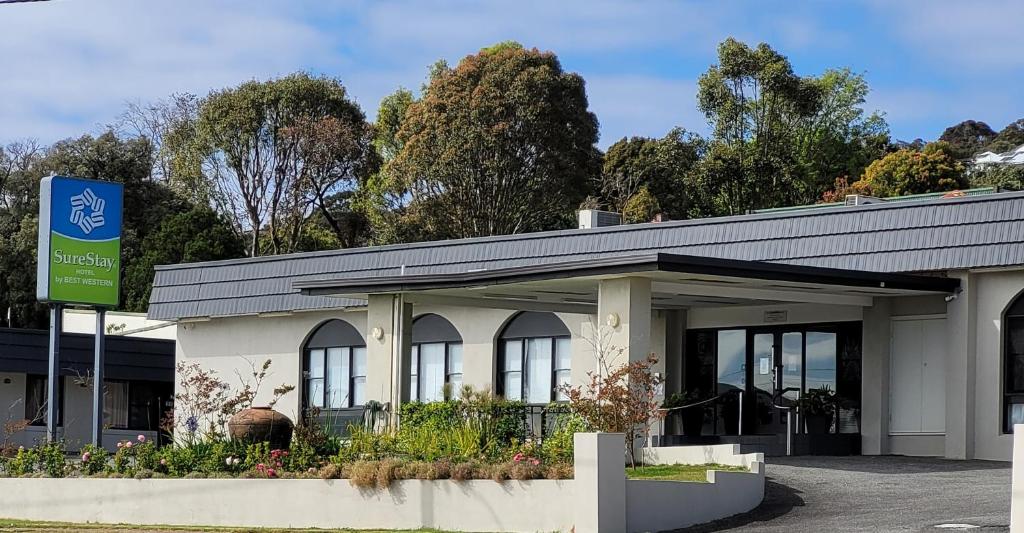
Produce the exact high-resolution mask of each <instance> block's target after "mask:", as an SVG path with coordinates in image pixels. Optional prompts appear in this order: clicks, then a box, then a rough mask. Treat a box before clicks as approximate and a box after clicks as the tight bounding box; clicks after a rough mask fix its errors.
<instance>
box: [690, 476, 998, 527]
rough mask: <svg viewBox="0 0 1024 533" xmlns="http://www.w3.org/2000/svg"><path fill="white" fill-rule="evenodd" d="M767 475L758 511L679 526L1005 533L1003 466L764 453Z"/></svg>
mask: <svg viewBox="0 0 1024 533" xmlns="http://www.w3.org/2000/svg"><path fill="white" fill-rule="evenodd" d="M767 475H768V484H767V487H766V494H765V501H764V503H762V504H761V506H760V507H758V508H757V509H755V510H753V511H751V512H750V513H746V514H743V515H739V516H736V517H732V518H728V519H725V520H720V521H717V522H713V523H710V524H705V525H702V526H696V527H692V528H687V529H684V530H680V531H685V532H687V533H696V532H710V531H743V532H750V531H758V532H780V533H782V532H785V533H797V532H816V533H817V532H826V533H839V532H850V531H880V532H884V531H901V532H902V531H915V532H917V531H929V532H933V533H938V532H942V531H958V530H964V531H975V532H981V531H986V532H987V531H1008V530H1009V527H1008V524H1009V523H1010V463H1000V462H992V461H950V460H945V459H929V458H914V457H788V458H787V457H770V458H768V466H767ZM937 526H939V527H937ZM968 526H970V527H968Z"/></svg>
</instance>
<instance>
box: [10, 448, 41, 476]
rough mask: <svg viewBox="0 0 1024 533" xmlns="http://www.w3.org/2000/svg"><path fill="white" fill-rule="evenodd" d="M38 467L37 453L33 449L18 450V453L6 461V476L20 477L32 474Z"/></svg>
mask: <svg viewBox="0 0 1024 533" xmlns="http://www.w3.org/2000/svg"><path fill="white" fill-rule="evenodd" d="M38 465H39V451H38V450H37V449H35V448H26V447H24V446H22V447H19V448H18V452H17V453H16V454H14V457H12V458H11V459H10V460H9V461H7V474H8V475H9V476H11V477H21V476H27V475H29V474H33V473H35V471H36V467H37V466H38Z"/></svg>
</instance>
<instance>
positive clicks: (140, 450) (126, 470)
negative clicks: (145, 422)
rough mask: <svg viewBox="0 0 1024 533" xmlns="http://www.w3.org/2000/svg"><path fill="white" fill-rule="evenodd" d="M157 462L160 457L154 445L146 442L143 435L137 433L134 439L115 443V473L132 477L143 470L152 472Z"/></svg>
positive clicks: (158, 462)
mask: <svg viewBox="0 0 1024 533" xmlns="http://www.w3.org/2000/svg"><path fill="white" fill-rule="evenodd" d="M159 464H160V457H159V453H158V452H157V449H156V446H154V445H153V443H152V442H147V441H146V436H145V435H139V436H138V437H136V438H135V440H123V441H121V442H118V443H117V452H115V453H114V464H113V469H114V473H115V474H119V475H122V476H126V477H134V476H135V475H136V474H138V473H139V472H140V471H143V470H145V471H150V472H152V471H153V470H155V469H156V468H157V465H159Z"/></svg>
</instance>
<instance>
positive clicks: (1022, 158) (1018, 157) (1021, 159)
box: [971, 144, 1024, 169]
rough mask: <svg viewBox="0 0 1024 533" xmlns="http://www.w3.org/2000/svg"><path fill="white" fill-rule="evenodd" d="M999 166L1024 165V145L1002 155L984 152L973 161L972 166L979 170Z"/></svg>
mask: <svg viewBox="0 0 1024 533" xmlns="http://www.w3.org/2000/svg"><path fill="white" fill-rule="evenodd" d="M997 165H1024V144H1022V145H1020V146H1018V147H1016V148H1014V149H1013V150H1010V151H1007V152H1003V153H1001V154H997V153H995V152H983V153H980V154H978V155H976V156H974V159H973V160H972V161H971V166H973V167H974V168H978V169H982V168H987V167H991V166H997Z"/></svg>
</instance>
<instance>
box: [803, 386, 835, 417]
mask: <svg viewBox="0 0 1024 533" xmlns="http://www.w3.org/2000/svg"><path fill="white" fill-rule="evenodd" d="M838 402H839V399H838V397H837V396H836V392H835V391H834V390H832V389H830V388H829V387H828V385H822V386H821V387H818V388H816V389H811V390H809V391H807V392H805V393H804V395H803V396H802V397H801V398H800V400H799V406H800V413H801V414H803V415H806V416H815V415H832V414H834V413H835V411H836V406H837V405H838Z"/></svg>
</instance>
